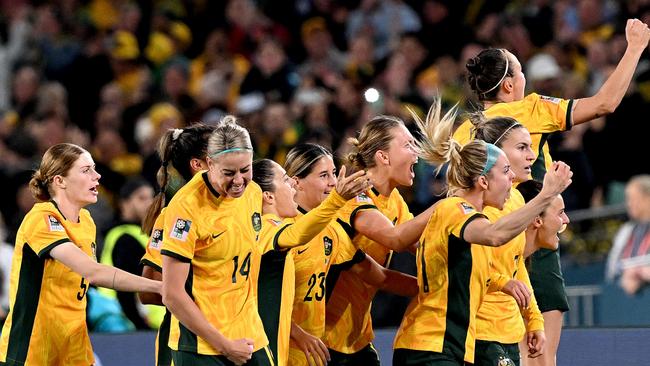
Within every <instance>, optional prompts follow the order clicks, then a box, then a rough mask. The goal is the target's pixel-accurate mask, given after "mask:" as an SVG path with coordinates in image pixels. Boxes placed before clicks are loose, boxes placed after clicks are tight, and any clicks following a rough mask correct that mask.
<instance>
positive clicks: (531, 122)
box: [454, 93, 574, 312]
mask: <svg viewBox="0 0 650 366" xmlns="http://www.w3.org/2000/svg"><path fill="white" fill-rule="evenodd" d="M573 103H574V101H573V100H572V99H568V100H567V99H560V98H553V97H547V96H543V95H539V94H535V93H532V94H530V95H528V96H526V97H525V98H524V99H522V100H519V101H514V102H508V103H496V104H494V105H492V106H491V107H490V108H488V109H486V110H485V112H484V114H485V116H487V117H497V116H506V117H512V118H514V119H516V120H517V121H519V123H521V124H522V125H523V126H524V127H526V129H527V130H528V132H530V137H531V138H532V140H533V146H532V148H533V151H534V152H535V156H536V159H535V162H534V163H533V166H532V175H533V179H535V180H538V181H540V182H542V181H543V180H544V174H545V173H546V169H547V168H549V167H550V166H551V164H552V163H553V161H552V159H551V155H550V154H549V152H548V145H547V144H546V140H547V139H548V137H549V135H550V134H551V133H553V132H558V131H568V130H570V129H571V125H572V115H571V113H572V112H573ZM471 128H472V124H471V123H470V122H469V121H465V122H463V124H462V125H460V126H459V127H458V129H457V130H456V132H454V139H455V140H456V141H458V142H460V143H461V144H465V143H467V142H469V141H470V140H471V139H472V134H471ZM531 259H532V261H531V268H532V270H531V271H530V273H529V275H530V282H531V283H532V285H533V290H534V291H535V293H536V294H537V303H538V305H539V309H540V310H541V311H542V312H546V311H550V310H560V311H567V310H569V302H568V300H567V297H566V292H565V290H564V278H563V277H562V270H561V268H560V254H559V251H558V250H549V249H540V250H538V251H537V252H535V253H533V255H532V256H531Z"/></svg>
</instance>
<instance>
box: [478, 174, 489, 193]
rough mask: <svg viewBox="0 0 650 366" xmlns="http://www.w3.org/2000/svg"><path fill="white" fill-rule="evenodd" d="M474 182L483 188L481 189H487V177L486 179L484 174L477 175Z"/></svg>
mask: <svg viewBox="0 0 650 366" xmlns="http://www.w3.org/2000/svg"><path fill="white" fill-rule="evenodd" d="M476 184H478V185H479V187H481V188H483V190H485V191H487V189H488V179H487V177H486V176H484V175H481V176H479V177H478V179H477V180H476Z"/></svg>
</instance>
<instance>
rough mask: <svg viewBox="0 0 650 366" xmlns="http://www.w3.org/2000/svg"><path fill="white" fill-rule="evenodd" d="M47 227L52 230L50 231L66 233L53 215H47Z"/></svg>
mask: <svg viewBox="0 0 650 366" xmlns="http://www.w3.org/2000/svg"><path fill="white" fill-rule="evenodd" d="M47 226H48V227H49V228H50V231H65V229H64V228H63V225H61V223H60V222H59V220H57V218H56V217H54V216H51V215H47Z"/></svg>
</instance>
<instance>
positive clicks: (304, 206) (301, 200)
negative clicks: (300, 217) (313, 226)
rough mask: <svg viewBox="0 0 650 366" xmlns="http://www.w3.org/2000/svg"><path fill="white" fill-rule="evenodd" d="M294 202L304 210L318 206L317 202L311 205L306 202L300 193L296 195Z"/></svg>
mask: <svg viewBox="0 0 650 366" xmlns="http://www.w3.org/2000/svg"><path fill="white" fill-rule="evenodd" d="M296 203H297V204H298V206H300V208H302V209H303V210H305V211H311V210H312V209H313V208H314V207H316V206H318V204H316V205H312V204H310V203H309V202H307V200H306V199H305V198H304V197H303V196H302V195H301V194H300V193H298V194H297V195H296Z"/></svg>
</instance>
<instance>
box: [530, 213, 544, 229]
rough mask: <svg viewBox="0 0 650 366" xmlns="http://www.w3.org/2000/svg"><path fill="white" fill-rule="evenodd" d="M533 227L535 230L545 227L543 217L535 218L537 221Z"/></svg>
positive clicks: (534, 221)
mask: <svg viewBox="0 0 650 366" xmlns="http://www.w3.org/2000/svg"><path fill="white" fill-rule="evenodd" d="M532 225H533V227H534V228H535V229H539V228H540V227H541V226H542V225H544V220H542V217H541V216H537V217H535V219H534V220H533V224H532Z"/></svg>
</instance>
